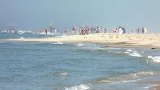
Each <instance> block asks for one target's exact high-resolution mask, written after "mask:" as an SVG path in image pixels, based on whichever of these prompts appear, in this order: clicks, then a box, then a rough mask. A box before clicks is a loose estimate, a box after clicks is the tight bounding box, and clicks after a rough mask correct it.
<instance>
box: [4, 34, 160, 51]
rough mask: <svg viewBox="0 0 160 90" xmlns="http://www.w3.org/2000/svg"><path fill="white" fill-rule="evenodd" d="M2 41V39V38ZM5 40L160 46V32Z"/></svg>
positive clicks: (117, 45)
mask: <svg viewBox="0 0 160 90" xmlns="http://www.w3.org/2000/svg"><path fill="white" fill-rule="evenodd" d="M1 41H2V40H1ZM3 41H30V42H69V43H70V42H71V43H72V42H90V43H98V44H104V45H108V46H111V47H144V48H160V34H113V33H98V34H90V35H68V36H58V37H49V38H25V39H5V40H4V39H3Z"/></svg>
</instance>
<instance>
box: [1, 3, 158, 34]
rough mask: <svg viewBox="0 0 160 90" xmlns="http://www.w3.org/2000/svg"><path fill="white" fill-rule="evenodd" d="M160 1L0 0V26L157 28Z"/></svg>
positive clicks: (27, 27)
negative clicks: (86, 25) (120, 26)
mask: <svg viewBox="0 0 160 90" xmlns="http://www.w3.org/2000/svg"><path fill="white" fill-rule="evenodd" d="M159 4H160V0H0V28H5V27H6V25H9V24H16V25H17V26H18V28H19V29H41V28H45V27H46V26H47V25H48V24H54V25H55V26H56V27H61V28H70V27H72V26H73V25H77V26H81V25H85V24H89V25H94V26H95V25H102V26H106V27H116V26H117V25H122V26H125V27H127V28H136V27H140V26H146V27H148V28H149V29H152V30H153V31H159V30H160V10H159V9H160V5H159Z"/></svg>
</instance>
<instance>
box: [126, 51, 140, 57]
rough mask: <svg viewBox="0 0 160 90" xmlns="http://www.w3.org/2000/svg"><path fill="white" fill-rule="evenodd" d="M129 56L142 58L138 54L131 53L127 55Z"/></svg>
mask: <svg viewBox="0 0 160 90" xmlns="http://www.w3.org/2000/svg"><path fill="white" fill-rule="evenodd" d="M129 55H130V56H134V57H142V55H141V54H139V53H138V52H132V53H129Z"/></svg>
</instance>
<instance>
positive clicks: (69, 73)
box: [0, 33, 160, 90]
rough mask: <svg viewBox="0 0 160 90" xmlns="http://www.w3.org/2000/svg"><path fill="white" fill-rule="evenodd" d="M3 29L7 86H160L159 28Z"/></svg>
mask: <svg viewBox="0 0 160 90" xmlns="http://www.w3.org/2000/svg"><path fill="white" fill-rule="evenodd" d="M4 35H6V36H3V35H0V37H1V39H0V51H1V53H0V57H1V58H0V61H1V63H0V70H1V71H2V72H0V89H2V90H10V89H13V90H26V89H29V90H34V89H38V90H149V89H151V90H154V89H155V88H156V90H159V85H160V84H159V81H160V79H159V76H160V72H159V71H160V65H159V64H160V55H159V54H160V49H159V46H160V44H159V41H160V40H159V37H160V35H159V34H116V33H97V34H89V35H64V36H50V37H49V36H39V35H37V34H28V36H25V35H18V34H15V36H11V37H8V34H4ZM36 35H37V36H36ZM6 37H7V38H6ZM151 48H152V49H151Z"/></svg>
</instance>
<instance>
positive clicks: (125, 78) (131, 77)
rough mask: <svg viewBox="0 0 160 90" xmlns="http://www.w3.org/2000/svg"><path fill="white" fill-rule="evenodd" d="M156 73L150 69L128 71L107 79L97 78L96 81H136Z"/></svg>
mask: <svg viewBox="0 0 160 90" xmlns="http://www.w3.org/2000/svg"><path fill="white" fill-rule="evenodd" d="M155 74H157V73H155V72H152V71H146V72H145V71H142V72H136V73H130V74H126V75H121V76H117V77H110V78H107V79H101V80H97V82H98V83H127V82H136V81H139V80H141V79H142V78H145V77H148V76H153V75H155Z"/></svg>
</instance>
